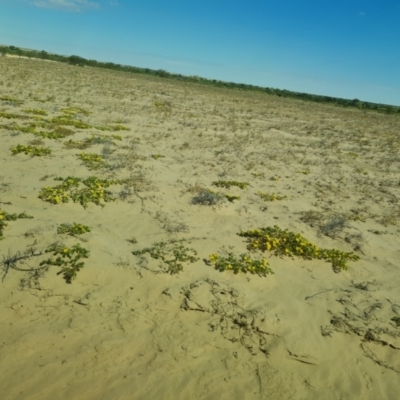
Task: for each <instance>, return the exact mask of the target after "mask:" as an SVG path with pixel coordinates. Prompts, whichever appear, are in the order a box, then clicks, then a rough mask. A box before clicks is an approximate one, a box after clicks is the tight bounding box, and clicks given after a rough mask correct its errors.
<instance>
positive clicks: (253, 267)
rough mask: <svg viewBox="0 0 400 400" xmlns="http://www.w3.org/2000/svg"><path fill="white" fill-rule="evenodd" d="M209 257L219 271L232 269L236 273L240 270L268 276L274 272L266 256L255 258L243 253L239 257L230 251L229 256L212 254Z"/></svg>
mask: <svg viewBox="0 0 400 400" xmlns="http://www.w3.org/2000/svg"><path fill="white" fill-rule="evenodd" d="M209 259H210V262H211V264H213V265H214V266H215V269H217V270H218V271H226V270H232V271H233V272H234V273H235V274H238V273H239V272H244V273H247V272H249V273H251V274H257V275H260V276H267V275H268V274H273V273H274V272H273V271H272V270H271V269H270V268H269V263H268V260H267V259H266V258H262V259H261V260H253V259H252V258H251V257H250V256H249V255H248V254H241V255H240V256H239V258H236V256H235V255H234V254H233V253H228V256H227V257H221V256H219V255H218V254H211V255H210V256H209Z"/></svg>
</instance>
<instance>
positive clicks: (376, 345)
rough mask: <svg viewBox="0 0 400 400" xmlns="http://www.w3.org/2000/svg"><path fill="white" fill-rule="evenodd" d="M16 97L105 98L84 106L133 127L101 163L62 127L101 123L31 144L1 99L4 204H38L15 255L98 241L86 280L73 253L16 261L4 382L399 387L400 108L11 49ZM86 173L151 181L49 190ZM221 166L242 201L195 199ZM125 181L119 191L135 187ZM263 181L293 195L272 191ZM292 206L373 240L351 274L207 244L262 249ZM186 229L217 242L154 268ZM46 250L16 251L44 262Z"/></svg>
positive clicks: (40, 392) (183, 390) (195, 240)
mask: <svg viewBox="0 0 400 400" xmlns="http://www.w3.org/2000/svg"><path fill="white" fill-rule="evenodd" d="M1 96H3V97H4V96H10V97H14V98H17V99H21V100H24V104H21V105H16V104H14V103H12V102H11V103H10V102H7V101H0V112H5V113H15V114H19V115H29V114H25V113H24V112H23V110H24V109H27V108H35V109H43V110H45V111H47V112H48V116H47V117H45V118H51V117H53V116H57V115H60V111H59V110H60V109H61V108H63V107H67V104H68V105H69V106H78V107H82V108H83V109H85V110H90V111H91V112H92V114H91V115H90V116H81V118H82V120H83V121H85V122H88V123H90V124H94V125H96V124H97V125H99V124H101V125H104V124H107V123H109V122H113V123H119V124H123V125H126V126H127V127H128V128H129V131H122V132H116V133H118V134H121V135H122V136H123V141H121V142H118V143H117V144H118V147H115V150H116V151H115V152H114V153H113V154H112V155H111V157H110V159H109V161H108V162H109V163H110V164H114V167H115V168H116V167H117V163H118V161H124V160H125V161H126V160H128V161H127V162H125V164H124V165H122V167H121V168H119V169H117V168H116V169H114V171H112V172H110V171H106V172H102V171H96V172H90V171H88V169H87V168H86V167H85V166H83V165H81V162H80V161H79V160H77V158H76V156H75V155H76V154H78V153H79V152H80V150H68V149H65V147H64V146H63V142H65V141H67V140H69V139H73V140H78V139H83V138H85V137H88V136H89V135H90V133H96V132H97V131H96V130H95V129H89V130H83V129H74V128H73V129H74V130H75V132H76V133H75V135H74V136H70V137H67V138H66V139H61V140H50V139H44V142H45V145H46V146H48V147H50V148H51V149H52V151H53V153H52V155H51V156H45V157H33V158H31V157H30V156H27V155H24V154H18V155H16V156H12V155H11V151H10V148H11V147H12V146H15V145H17V144H24V145H26V144H28V143H29V141H31V140H33V139H34V138H35V137H34V136H33V135H32V134H29V133H20V134H18V135H16V132H15V131H12V130H10V129H9V128H7V125H8V126H9V125H10V124H11V125H12V124H21V125H24V124H27V123H28V122H29V120H22V119H16V120H11V119H5V118H0V124H1V127H0V137H1V146H0V163H1V164H0V202H1V203H0V209H1V210H3V211H6V212H8V213H21V212H23V211H26V212H27V214H29V215H32V216H33V217H34V218H33V219H19V220H17V221H10V222H8V226H7V227H6V228H5V229H4V240H2V241H0V254H2V255H3V257H5V258H6V257H7V254H10V255H14V254H15V253H16V252H18V251H21V252H23V251H26V250H27V249H29V248H31V247H32V246H33V247H34V248H36V249H37V251H39V250H44V249H45V248H46V247H47V246H49V245H50V244H51V243H53V242H55V241H64V243H66V244H67V245H69V246H72V245H74V244H76V243H80V244H81V245H82V246H83V247H85V248H87V249H89V250H90V258H89V259H87V260H85V267H84V268H83V269H82V270H81V271H80V272H79V273H78V275H77V279H76V280H74V281H73V283H72V284H67V283H66V282H65V281H64V280H63V278H62V276H61V275H57V272H58V271H59V268H58V267H56V266H52V267H51V268H50V269H49V270H48V271H47V272H46V273H45V274H44V275H43V276H41V277H39V278H38V279H37V280H36V282H35V279H34V276H33V275H32V274H29V273H26V272H21V271H17V270H15V269H9V270H8V273H7V274H6V275H5V276H4V281H3V282H2V283H1V290H0V302H1V305H0V343H1V350H0V393H1V396H0V397H1V399H2V400H19V399H21V400H28V399H40V400H46V399H60V400H61V399H68V400H69V399H74V400H75V399H85V400H86V399H96V400H100V399H113V400H114V399H127V400H130V399H229V400H231V399H238V400H239V399H240V400H242V399H269V400H275V399H276V400H278V399H279V400H280V399H308V400H310V399H324V400H329V399H332V400H333V399H334V400H337V399H397V398H398V394H399V392H400V376H399V373H400V327H397V326H396V323H395V320H392V318H396V317H400V291H399V288H400V274H399V261H400V251H399V248H400V247H399V243H400V241H399V237H400V235H399V232H400V231H399V226H398V222H399V217H400V215H399V204H398V201H399V199H400V186H399V183H400V174H399V168H400V164H399V157H398V151H399V144H400V141H399V128H400V118H399V117H398V116H397V117H396V116H390V115H382V114H377V113H372V112H368V113H364V112H363V111H359V110H356V109H342V108H339V107H333V106H328V105H324V104H316V103H310V102H302V101H294V100H290V99H281V98H278V97H275V96H268V95H263V94H260V93H250V92H240V91H235V90H225V89H217V88H212V87H204V86H201V85H196V84H188V83H179V82H176V81H169V80H165V79H162V78H151V77H147V76H141V75H130V74H124V73H116V72H111V71H106V70H96V69H90V68H80V67H73V66H68V65H63V64H57V63H47V62H42V61H39V60H25V59H11V58H2V59H0V97H1ZM38 100H47V101H44V102H40V101H38ZM105 133H106V134H110V133H109V132H105ZM134 139H135V142H133V140H134ZM124 146H125V148H123V147H124ZM103 147H104V146H103V145H101V144H99V145H94V146H93V147H91V148H89V149H87V150H84V151H86V152H95V153H97V154H102V149H103ZM152 154H161V155H164V156H165V157H164V158H159V159H153V158H152V157H151V155H152ZM306 171H309V174H303V173H301V172H306ZM252 173H253V174H264V176H262V175H261V176H258V177H256V176H254V175H252ZM68 175H74V176H78V177H88V176H90V175H98V176H102V177H108V178H110V177H115V178H126V177H133V178H134V180H135V181H136V186H135V187H136V192H135V191H134V190H133V189H132V188H131V189H130V190H131V193H130V195H129V193H125V194H126V195H125V196H122V198H119V199H117V200H116V201H115V202H110V203H106V205H105V207H104V208H101V207H98V206H96V205H94V204H90V205H89V207H88V208H87V209H86V210H85V209H84V208H83V207H81V206H80V205H79V204H74V203H72V202H70V203H68V204H59V205H53V204H50V203H47V202H44V201H42V200H40V199H39V198H38V194H39V192H40V190H41V188H43V187H44V186H54V185H56V184H57V183H58V182H56V181H54V180H53V177H54V176H61V177H64V178H65V177H67V176H68ZM46 176H47V177H46ZM44 177H46V178H44ZM273 177H277V178H279V180H271V178H273ZM41 179H42V180H41ZM219 179H223V180H235V181H241V182H249V183H250V184H251V186H250V187H248V188H247V189H245V190H241V189H239V188H235V187H233V188H231V189H230V190H224V189H221V191H222V192H224V193H230V194H235V195H241V199H240V200H236V201H234V202H233V203H229V202H226V203H224V204H222V205H221V206H218V207H211V206H206V205H193V204H191V199H192V198H193V194H192V193H191V192H190V189H192V191H193V187H194V186H195V185H196V184H197V185H203V186H204V187H206V188H213V186H211V183H212V182H213V181H215V180H219ZM110 189H111V190H112V191H113V192H114V193H115V195H116V196H117V197H118V196H119V193H120V192H121V190H122V189H123V187H121V186H112V187H111V188H110ZM214 190H217V188H215V187H214ZM259 190H261V191H263V192H268V193H272V192H275V193H278V194H281V195H287V196H288V199H285V200H281V201H275V202H264V201H263V200H262V199H261V198H260V197H258V196H256V195H255V193H256V192H257V191H259ZM134 192H135V193H134ZM8 203H11V204H8ZM265 207H266V208H265ZM310 210H314V211H319V212H321V213H322V214H320V216H321V215H322V216H323V217H324V218H325V219H329V218H331V217H332V216H333V215H335V213H336V214H338V213H339V214H340V213H341V214H345V215H346V216H347V218H348V220H347V226H346V227H344V228H343V229H342V230H339V231H338V232H336V234H335V235H331V236H332V237H329V236H326V235H324V234H321V232H320V227H319V226H320V225H321V224H322V225H323V223H324V221H322V220H320V221H318V219H317V221H315V222H314V223H312V221H311V219H310V218H309V219H308V222H304V221H302V220H301V217H302V214H301V212H305V211H310ZM351 210H353V211H351ZM357 215H360V216H361V219H364V220H365V222H363V221H362V220H355V219H357V218H355V217H356V216H357ZM67 222H68V223H72V222H79V223H82V224H85V225H88V226H90V227H91V228H92V231H91V232H90V233H86V234H85V235H83V237H84V238H85V239H86V241H84V242H83V241H80V240H78V239H76V238H73V237H68V236H65V235H58V234H57V227H58V226H59V225H60V224H61V223H67ZM325 223H326V220H325ZM275 224H277V225H279V226H280V227H281V228H282V229H285V228H287V229H289V230H291V231H294V232H298V233H302V234H303V235H304V236H305V237H306V238H308V239H309V240H311V241H312V242H314V243H316V244H317V245H318V246H321V247H326V248H338V249H341V250H344V251H352V250H353V249H354V248H355V249H356V251H357V254H359V255H360V256H361V259H360V260H359V261H356V262H353V261H350V262H349V268H348V270H347V271H342V272H341V273H335V272H334V271H333V270H332V267H331V266H330V264H329V263H327V262H325V261H321V260H311V261H307V260H302V259H298V258H295V259H291V258H279V257H274V256H272V255H271V254H268V253H266V254H265V256H266V257H267V258H268V259H269V262H270V266H271V268H272V269H273V271H274V272H275V275H269V276H267V277H259V276H257V275H249V274H239V275H234V274H233V273H231V272H228V271H225V272H218V271H216V270H215V269H214V268H213V267H212V266H210V265H207V264H206V263H205V262H204V261H203V259H207V258H208V256H209V255H210V254H211V253H216V252H219V254H221V251H222V250H223V249H225V250H229V251H232V252H234V253H235V254H236V255H239V254H241V253H244V252H246V243H245V240H244V238H242V237H239V236H237V235H236V234H237V233H238V232H240V230H248V229H256V228H259V227H266V226H272V225H275ZM311 225H312V226H311ZM360 234H361V235H360ZM357 235H358V236H357ZM132 236H134V237H135V238H136V239H137V243H136V244H132V243H130V242H129V241H128V239H129V238H131V237H132ZM180 238H191V239H192V240H191V243H190V244H187V246H188V247H191V248H194V249H196V250H197V252H198V255H199V258H200V260H199V261H197V262H196V263H194V264H190V263H187V264H185V265H184V269H183V271H182V272H180V273H179V274H176V275H169V274H166V273H157V274H156V273H154V272H152V271H160V269H159V268H158V261H156V260H153V259H151V258H149V256H146V257H147V260H148V263H147V265H146V268H147V269H146V268H142V267H140V266H139V264H138V263H139V257H137V256H134V255H132V251H134V250H140V249H143V248H144V247H147V246H150V245H151V244H152V243H154V242H157V241H161V240H169V239H180ZM255 256H256V255H255ZM44 258H45V256H40V257H36V258H35V257H32V258H30V259H28V260H26V261H25V263H21V262H19V263H17V265H16V266H17V267H18V268H20V269H21V268H22V269H29V268H35V267H37V266H38V265H39V262H40V261H41V260H42V259H44ZM151 270H152V271H151ZM0 272H1V275H2V277H3V275H4V272H5V266H4V265H3V266H2V268H1V270H0ZM363 289H367V290H363ZM185 296H186V297H185Z"/></svg>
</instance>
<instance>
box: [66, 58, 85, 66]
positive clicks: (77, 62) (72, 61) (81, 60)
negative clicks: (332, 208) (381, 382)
mask: <svg viewBox="0 0 400 400" xmlns="http://www.w3.org/2000/svg"><path fill="white" fill-rule="evenodd" d="M68 62H69V63H70V64H72V65H79V66H81V67H83V66H84V65H85V62H86V60H85V59H84V58H83V57H79V56H69V57H68Z"/></svg>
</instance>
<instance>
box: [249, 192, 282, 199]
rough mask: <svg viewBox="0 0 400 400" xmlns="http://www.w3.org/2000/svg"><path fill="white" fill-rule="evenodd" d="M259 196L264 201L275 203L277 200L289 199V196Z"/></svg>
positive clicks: (258, 193) (270, 194) (267, 194)
mask: <svg viewBox="0 0 400 400" xmlns="http://www.w3.org/2000/svg"><path fill="white" fill-rule="evenodd" d="M256 194H257V196H260V197H261V198H262V199H263V200H264V201H275V200H284V199H287V196H279V195H277V194H275V193H263V192H260V191H259V192H257V193H256Z"/></svg>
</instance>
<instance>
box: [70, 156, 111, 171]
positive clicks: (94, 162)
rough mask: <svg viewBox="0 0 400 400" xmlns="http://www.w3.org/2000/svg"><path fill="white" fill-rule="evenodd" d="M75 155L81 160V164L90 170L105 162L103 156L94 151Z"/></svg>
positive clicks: (102, 165)
mask: <svg viewBox="0 0 400 400" xmlns="http://www.w3.org/2000/svg"><path fill="white" fill-rule="evenodd" d="M77 157H78V158H79V159H80V160H82V161H83V164H84V165H85V166H86V167H87V168H89V169H90V170H94V169H99V168H101V167H104V165H105V162H104V160H103V157H101V156H99V155H98V154H94V153H79V154H77Z"/></svg>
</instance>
